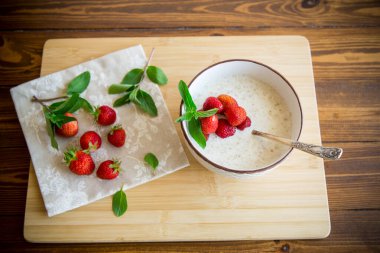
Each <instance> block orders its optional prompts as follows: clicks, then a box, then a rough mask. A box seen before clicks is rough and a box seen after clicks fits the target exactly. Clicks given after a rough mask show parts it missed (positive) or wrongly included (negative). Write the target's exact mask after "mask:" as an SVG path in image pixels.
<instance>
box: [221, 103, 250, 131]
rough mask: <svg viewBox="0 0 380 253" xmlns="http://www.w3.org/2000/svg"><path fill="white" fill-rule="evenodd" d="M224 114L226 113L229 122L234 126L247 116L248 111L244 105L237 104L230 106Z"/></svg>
mask: <svg viewBox="0 0 380 253" xmlns="http://www.w3.org/2000/svg"><path fill="white" fill-rule="evenodd" d="M224 115H226V118H227V120H228V122H229V123H230V124H231V125H232V126H238V125H240V124H241V123H243V121H244V120H245V119H246V118H247V113H246V112H245V110H244V108H243V107H240V106H235V107H229V108H227V110H226V111H225V112H224Z"/></svg>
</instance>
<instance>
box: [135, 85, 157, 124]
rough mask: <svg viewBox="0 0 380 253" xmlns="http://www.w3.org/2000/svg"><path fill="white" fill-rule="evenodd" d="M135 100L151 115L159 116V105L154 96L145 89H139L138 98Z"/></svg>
mask: <svg viewBox="0 0 380 253" xmlns="http://www.w3.org/2000/svg"><path fill="white" fill-rule="evenodd" d="M133 102H134V103H135V104H136V105H137V106H138V107H139V108H140V109H142V110H143V111H145V112H147V113H148V114H149V115H150V116H152V117H155V116H157V114H158V113H157V107H156V104H155V103H154V100H153V98H152V97H151V96H150V95H149V94H148V93H147V92H145V91H143V90H140V89H139V90H138V92H137V96H136V100H133Z"/></svg>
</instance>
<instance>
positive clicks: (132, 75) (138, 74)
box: [121, 69, 144, 84]
mask: <svg viewBox="0 0 380 253" xmlns="http://www.w3.org/2000/svg"><path fill="white" fill-rule="evenodd" d="M143 75H144V70H142V69H132V70H131V71H129V72H128V73H127V74H126V75H125V76H124V78H123V80H122V81H121V83H122V84H138V83H139V82H140V81H141V79H142V76H143Z"/></svg>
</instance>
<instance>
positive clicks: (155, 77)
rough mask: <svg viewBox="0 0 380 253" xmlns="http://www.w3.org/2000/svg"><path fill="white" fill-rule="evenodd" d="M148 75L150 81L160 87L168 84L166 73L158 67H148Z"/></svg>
mask: <svg viewBox="0 0 380 253" xmlns="http://www.w3.org/2000/svg"><path fill="white" fill-rule="evenodd" d="M146 74H147V76H148V78H149V80H151V81H152V82H154V83H156V84H158V85H164V84H167V83H168V78H167V76H166V75H165V73H164V71H162V69H160V68H158V67H156V66H148V68H147V69H146Z"/></svg>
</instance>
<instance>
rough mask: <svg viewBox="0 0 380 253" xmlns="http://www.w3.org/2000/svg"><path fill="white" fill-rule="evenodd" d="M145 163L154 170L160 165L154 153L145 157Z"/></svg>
mask: <svg viewBox="0 0 380 253" xmlns="http://www.w3.org/2000/svg"><path fill="white" fill-rule="evenodd" d="M144 161H145V162H146V163H147V164H149V165H150V167H152V169H153V170H156V169H157V166H158V164H159V162H158V159H157V157H156V156H155V155H154V154H153V153H148V154H146V155H145V157H144Z"/></svg>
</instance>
